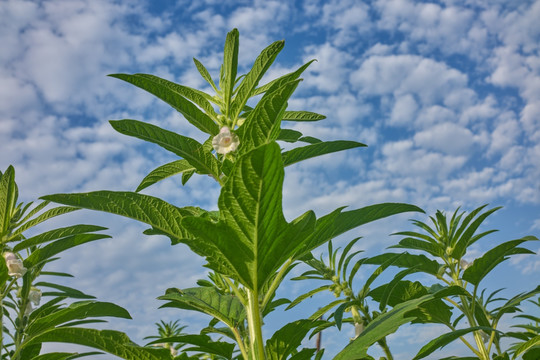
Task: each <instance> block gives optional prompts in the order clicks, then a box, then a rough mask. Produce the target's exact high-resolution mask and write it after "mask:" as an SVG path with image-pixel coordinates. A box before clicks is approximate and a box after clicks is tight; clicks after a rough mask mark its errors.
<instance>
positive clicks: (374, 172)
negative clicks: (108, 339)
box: [0, 0, 540, 359]
mask: <svg viewBox="0 0 540 360" xmlns="http://www.w3.org/2000/svg"><path fill="white" fill-rule="evenodd" d="M538 19H540V1H526V0H519V1H514V0H507V1H504V0H441V1H411V0H373V1H352V0H351V1H350V0H332V1H318V0H304V1H300V0H298V1H281V2H280V1H228V2H222V1H214V0H206V1H197V2H193V3H192V2H191V1H170V2H169V1H149V0H148V1H143V0H139V1H137V0H133V1H104V0H69V1H68V0H51V1H47V0H45V1H23V0H2V1H0V38H1V39H2V51H1V52H0V169H2V170H5V169H6V168H7V166H8V165H10V164H12V165H13V166H15V169H16V176H17V182H18V184H19V188H20V192H21V200H23V201H25V202H26V201H33V200H35V199H37V198H38V197H39V196H42V195H46V194H51V193H57V192H81V191H91V190H100V189H110V190H134V189H135V188H136V186H137V185H138V183H139V182H140V180H141V179H142V178H143V177H144V175H146V174H147V173H148V172H149V171H150V170H152V169H153V168H155V167H156V166H158V165H161V164H163V163H165V162H167V161H170V160H172V159H174V158H173V156H172V155H171V154H168V153H166V152H165V151H164V150H162V149H160V148H156V147H153V146H146V145H144V144H141V142H140V141H137V140H135V139H131V138H127V137H125V136H122V135H120V134H117V133H116V132H114V131H113V130H112V128H111V127H110V126H109V124H108V120H109V119H122V118H132V119H138V120H144V121H149V122H152V123H154V124H158V125H160V126H162V127H164V128H167V129H170V130H173V131H177V132H179V133H181V134H183V135H187V136H192V137H195V138H197V139H202V134H201V133H198V130H197V129H195V128H193V127H191V126H190V125H189V124H188V123H187V121H185V120H184V119H182V117H181V115H179V114H178V113H175V112H174V111H171V109H170V108H169V107H168V106H167V105H166V104H163V103H161V102H159V101H158V100H155V99H154V98H153V97H152V96H150V95H148V94H146V93H144V92H143V91H141V90H139V89H137V88H135V87H133V86H130V85H128V84H125V83H122V82H121V81H119V80H117V79H113V78H110V77H107V76H106V75H107V74H110V73H118V72H125V73H136V72H142V73H151V74H155V75H158V76H161V77H164V78H167V79H169V80H172V81H175V82H178V83H181V84H185V85H189V86H192V87H197V88H200V89H203V90H210V89H208V86H207V85H206V84H205V83H204V82H203V80H202V79H201V78H200V76H199V75H198V73H197V72H196V69H195V66H194V65H193V62H192V60H191V59H192V58H193V57H196V58H197V59H199V60H200V61H201V62H202V63H204V64H205V65H206V66H207V68H208V69H209V70H210V72H211V73H212V74H213V75H214V77H217V74H218V72H219V64H220V61H221V57H222V54H221V53H222V49H223V42H224V38H225V35H226V33H227V32H228V31H229V30H231V29H232V28H234V27H236V28H238V29H239V30H240V66H241V68H242V70H246V69H248V68H249V66H250V65H251V63H252V61H253V59H254V58H255V56H256V55H257V54H258V53H259V52H260V51H261V50H262V49H263V48H264V47H265V46H266V45H268V44H270V43H271V42H273V41H275V40H280V39H285V41H286V43H285V48H284V50H283V51H282V53H281V54H280V55H279V56H278V58H277V61H276V64H275V65H274V68H273V69H272V70H270V72H269V76H268V78H267V79H265V81H266V80H268V79H270V78H273V77H275V76H278V75H281V74H283V73H285V72H288V71H291V70H293V69H296V68H298V67H299V66H300V65H302V64H303V63H305V62H307V61H309V60H311V59H317V62H315V63H314V64H312V65H311V66H310V68H309V69H308V70H307V71H306V72H305V73H304V79H305V80H304V81H303V82H302V83H301V85H300V86H299V88H298V90H297V93H296V94H295V96H294V98H293V99H292V100H291V101H290V103H289V108H290V109H293V110H310V111H315V112H319V113H322V114H325V115H326V116H327V117H328V119H327V120H325V121H323V122H318V123H312V124H307V123H304V124H302V123H300V124H291V125H290V127H292V128H294V129H297V130H299V131H302V132H303V133H304V134H306V135H311V136H316V137H319V138H322V139H325V140H334V139H349V140H356V141H360V142H363V143H366V144H368V145H369V147H368V148H361V149H356V150H351V151H348V152H344V153H338V154H333V155H329V156H325V157H321V158H319V159H317V160H311V161H306V162H305V163H303V164H300V165H295V166H292V167H290V168H288V169H287V175H286V180H285V188H284V206H285V214H286V216H287V217H288V218H292V217H293V216H297V215H298V214H300V213H302V212H304V211H306V210H308V209H314V210H315V211H316V212H317V213H318V214H324V213H326V212H328V211H331V210H333V209H335V208H337V207H339V206H343V205H347V206H349V207H350V208H358V207H361V206H365V205H369V204H373V203H377V202H385V201H395V202H408V203H413V204H416V205H418V206H420V207H422V208H423V209H425V210H426V211H427V212H428V213H430V214H431V213H433V212H434V211H435V210H436V209H440V210H445V211H448V212H451V211H453V210H455V209H456V208H457V207H458V206H461V208H462V209H464V210H472V209H474V208H476V207H478V206H480V205H482V204H486V203H489V204H490V205H491V206H493V207H494V206H504V208H503V209H502V210H500V211H498V212H497V213H495V215H493V216H492V217H490V218H489V221H488V222H487V223H486V227H487V228H488V229H491V228H497V229H500V230H501V231H499V232H498V233H496V234H494V235H491V236H490V237H488V238H487V239H486V240H484V241H483V242H480V243H478V244H477V245H475V247H474V248H473V249H472V251H471V252H470V253H468V254H467V256H468V258H469V259H470V260H472V259H474V258H475V257H476V256H479V255H481V254H482V253H483V252H485V251H486V250H487V249H489V247H490V246H491V245H493V244H497V243H499V242H501V241H504V240H510V239H514V238H519V237H521V236H524V235H536V236H539V233H540V180H539V179H540V52H539V51H540V50H539V47H540V45H539V44H540V25H539V23H538ZM146 193H148V194H152V195H156V196H160V197H163V198H166V199H167V200H169V201H171V202H173V203H175V204H178V205H179V206H183V205H192V204H195V205H198V206H201V207H204V208H209V209H210V208H215V202H216V200H217V196H218V194H219V189H218V188H217V187H216V186H215V185H214V184H213V183H212V182H211V181H210V179H206V178H204V177H198V178H193V179H192V180H191V181H190V182H189V183H188V185H187V186H186V187H182V186H181V184H180V181H179V179H170V180H167V181H163V182H162V183H160V184H157V185H155V186H154V187H152V188H149V189H148V191H146ZM408 217H409V216H403V217H396V218H394V219H391V220H386V221H383V222H380V223H377V224H373V225H370V226H368V227H365V228H360V229H358V230H357V231H355V232H354V233H352V232H351V233H350V234H346V235H345V236H344V237H342V238H341V239H340V241H341V243H344V242H345V241H347V240H348V239H352V238H354V237H356V236H363V237H364V239H363V241H361V242H359V243H358V247H359V248H362V249H365V250H366V253H367V254H368V255H374V254H376V253H377V252H380V251H381V249H384V248H385V247H386V246H389V245H392V244H393V242H395V241H397V240H398V239H397V238H395V237H390V236H388V235H389V234H390V233H392V232H394V231H400V230H408V229H410V225H409V224H408V222H407V219H408ZM416 218H419V219H421V220H425V218H422V217H416ZM74 222H84V223H95V224H100V225H104V226H108V227H109V228H110V230H109V233H110V234H112V235H114V239H113V240H106V241H102V242H101V243H94V244H88V245H86V246H84V247H81V248H80V249H74V250H72V251H71V252H68V253H66V255H65V256H64V258H62V259H61V260H60V261H58V262H57V263H55V264H54V267H55V269H56V270H62V271H67V272H71V273H72V274H74V275H75V276H76V280H75V281H76V285H75V286H76V287H77V288H79V289H81V290H83V291H85V292H88V293H91V294H94V295H96V296H97V297H98V298H99V299H100V300H103V301H113V302H117V303H119V304H120V305H122V306H124V307H126V308H127V309H128V310H129V311H130V313H131V314H132V316H133V317H134V320H133V321H130V322H127V321H122V322H112V323H110V324H109V325H108V326H110V327H111V328H115V329H118V330H123V331H126V332H127V333H128V334H129V335H130V336H131V337H132V338H133V339H134V340H135V341H141V339H142V337H144V336H146V335H150V334H152V333H153V331H154V326H153V323H154V322H156V321H158V320H159V319H165V320H169V319H177V318H180V319H181V320H182V321H183V322H184V323H186V324H188V325H189V327H188V330H190V331H193V332H196V331H197V330H198V327H200V326H204V325H205V321H206V320H205V319H203V318H201V317H199V316H195V315H194V314H189V313H177V312H174V311H170V310H156V309H157V307H158V306H159V302H158V301H156V300H155V298H156V297H157V296H159V295H161V294H162V293H163V292H164V290H165V289H166V288H167V287H172V286H174V287H180V288H182V287H190V286H194V285H195V281H196V280H197V279H199V278H203V277H204V276H205V273H204V270H203V268H201V265H202V263H203V262H202V261H201V260H200V259H198V258H197V257H196V256H194V255H193V254H192V253H190V252H189V251H188V250H187V248H183V247H181V246H176V247H172V248H171V247H170V246H169V243H168V241H167V240H166V239H163V238H157V237H153V238H150V237H144V236H143V235H142V234H141V232H142V230H143V229H144V227H143V226H141V225H139V224H136V223H133V222H131V221H128V220H125V219H121V218H117V217H113V216H109V215H104V214H97V213H92V212H86V211H85V212H78V213H75V214H72V215H69V216H65V217H64V218H62V219H57V220H54V221H53V222H51V223H50V224H49V225H48V226H53V225H64V224H72V223H74ZM338 242H339V241H338ZM529 248H531V249H532V250H533V251H536V252H537V253H538V251H539V250H540V247H539V246H538V245H537V244H533V245H530V246H529ZM321 251H322V250H321ZM502 267H503V268H504V269H501V270H500V271H498V272H496V273H495V274H493V275H492V276H491V277H490V278H489V279H488V281H486V284H485V285H486V286H487V287H488V288H489V289H491V290H495V289H497V288H500V287H506V288H507V289H508V290H507V291H508V292H507V293H503V294H504V295H506V296H512V295H513V294H515V293H516V292H518V291H525V290H527V289H531V288H533V287H534V286H535V285H538V274H539V273H540V260H539V258H538V256H523V257H519V258H515V259H513V260H510V261H508V262H506V263H505V264H504V265H503V266H502ZM361 276H362V275H361V274H360V278H359V281H361ZM316 285H317V284H315V285H313V284H311V285H310V284H300V283H293V284H288V285H286V287H285V288H284V289H283V293H282V295H283V296H288V297H295V296H297V295H299V294H300V293H301V292H302V291H306V290H308V289H311V288H313V287H314V286H316ZM317 305H318V304H317V302H316V301H314V302H313V303H311V305H310V306H311V308H309V309H306V310H305V314H304V315H306V314H307V315H309V312H310V311H312V310H313V309H316V308H317ZM292 316H302V313H292V314H283V313H280V314H278V315H273V316H272V318H271V319H269V321H268V329H269V330H268V331H270V330H271V329H272V327H276V326H279V324H284V323H285V322H287V321H288V320H290V318H291V317H292ZM413 330H414V332H415V334H416V335H415V336H414V337H411V336H410V331H411V330H410V329H408V330H405V331H402V332H398V333H396V334H394V335H392V337H391V338H390V340H389V342H390V346H391V348H392V345H394V346H395V349H396V354H397V356H398V357H397V358H399V359H407V358H410V357H412V355H411V354H414V353H416V351H417V350H418V349H419V348H420V347H421V346H422V345H423V344H424V343H425V342H426V341H427V340H428V339H429V338H430V336H432V335H433V331H438V329H437V328H436V327H425V328H413ZM350 336H352V329H344V330H343V331H342V332H341V333H339V332H337V331H334V332H328V333H326V334H325V338H324V341H323V344H324V345H325V346H327V347H328V352H327V354H328V355H332V354H335V352H336V351H337V349H338V347H339V346H343V345H344V344H346V342H347V339H348V337H350ZM456 351H459V350H456V349H455V348H454V349H452V348H450V349H449V350H446V352H444V351H443V352H440V353H437V354H436V356H437V357H442V355H443V354H446V355H451V354H456ZM328 358H330V356H329V357H328Z"/></svg>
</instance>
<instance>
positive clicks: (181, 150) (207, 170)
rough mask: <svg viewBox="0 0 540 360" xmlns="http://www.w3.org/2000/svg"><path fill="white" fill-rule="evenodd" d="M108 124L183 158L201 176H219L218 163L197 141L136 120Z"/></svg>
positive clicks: (116, 121) (114, 121)
mask: <svg viewBox="0 0 540 360" xmlns="http://www.w3.org/2000/svg"><path fill="white" fill-rule="evenodd" d="M110 123H111V125H112V127H113V128H114V129H115V130H116V131H118V132H120V133H122V134H124V135H129V136H134V137H136V138H139V139H142V140H145V141H149V142H152V143H154V144H157V145H159V146H161V147H163V148H164V149H166V150H168V151H171V152H173V153H175V154H176V155H178V156H180V157H183V158H184V159H186V161H187V162H189V163H190V164H191V165H192V166H193V167H195V168H196V169H197V171H198V172H199V173H201V174H209V175H212V176H214V177H215V178H217V177H218V176H219V161H218V160H217V159H216V158H215V157H214V156H213V155H212V154H211V153H210V152H208V151H206V150H205V149H204V147H203V145H202V144H200V143H199V142H198V141H197V140H194V139H192V138H189V137H186V136H182V135H179V134H177V133H174V132H172V131H168V130H165V129H162V128H160V127H158V126H155V125H152V124H148V123H145V122H142V121H137V120H127V119H126V120H111V121H110Z"/></svg>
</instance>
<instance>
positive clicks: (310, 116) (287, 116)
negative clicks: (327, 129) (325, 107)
mask: <svg viewBox="0 0 540 360" xmlns="http://www.w3.org/2000/svg"><path fill="white" fill-rule="evenodd" d="M324 119H326V116H324V115H321V114H317V113H314V112H310V111H285V113H284V114H283V119H282V120H286V121H319V120H324Z"/></svg>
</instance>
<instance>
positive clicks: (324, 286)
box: [285, 285, 330, 310]
mask: <svg viewBox="0 0 540 360" xmlns="http://www.w3.org/2000/svg"><path fill="white" fill-rule="evenodd" d="M329 289H330V285H323V286H321V287H319V288H316V289H313V290H310V291H308V292H307V293H305V294H303V295H300V296H299V297H297V298H296V299H295V300H294V301H293V302H291V303H290V304H289V306H287V308H286V309H285V310H289V309H291V308H293V307H295V306H296V305H298V304H300V303H301V302H302V301H304V300H305V299H307V298H310V297H312V296H313V295H315V294H317V293H320V292H323V291H327V290H329Z"/></svg>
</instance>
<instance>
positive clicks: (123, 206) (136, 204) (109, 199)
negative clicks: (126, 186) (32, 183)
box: [43, 191, 193, 241]
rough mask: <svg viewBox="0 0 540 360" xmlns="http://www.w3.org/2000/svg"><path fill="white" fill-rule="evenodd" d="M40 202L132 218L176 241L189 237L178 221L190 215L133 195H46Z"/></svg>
mask: <svg viewBox="0 0 540 360" xmlns="http://www.w3.org/2000/svg"><path fill="white" fill-rule="evenodd" d="M43 199H47V200H50V201H54V202H58V203H62V204H71V205H74V206H78V207H82V208H85V209H91V210H98V211H105V212H109V213H112V214H116V215H121V216H125V217H128V218H132V219H135V220H138V221H140V222H143V223H146V224H148V225H150V226H152V227H153V228H155V229H157V230H159V231H160V232H161V233H163V234H166V235H167V236H169V237H170V238H171V239H172V240H175V241H179V240H180V239H182V238H184V237H187V236H189V233H188V232H186V230H185V229H183V228H182V227H181V226H180V221H181V220H182V218H183V217H184V216H187V215H193V213H191V212H190V211H188V210H184V209H181V208H177V207H176V206H173V205H171V204H169V203H168V202H166V201H164V200H161V199H158V198H156V197H153V196H149V195H144V194H138V193H135V192H121V191H118V192H116V191H94V192H90V193H79V194H55V195H47V196H44V197H43Z"/></svg>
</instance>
